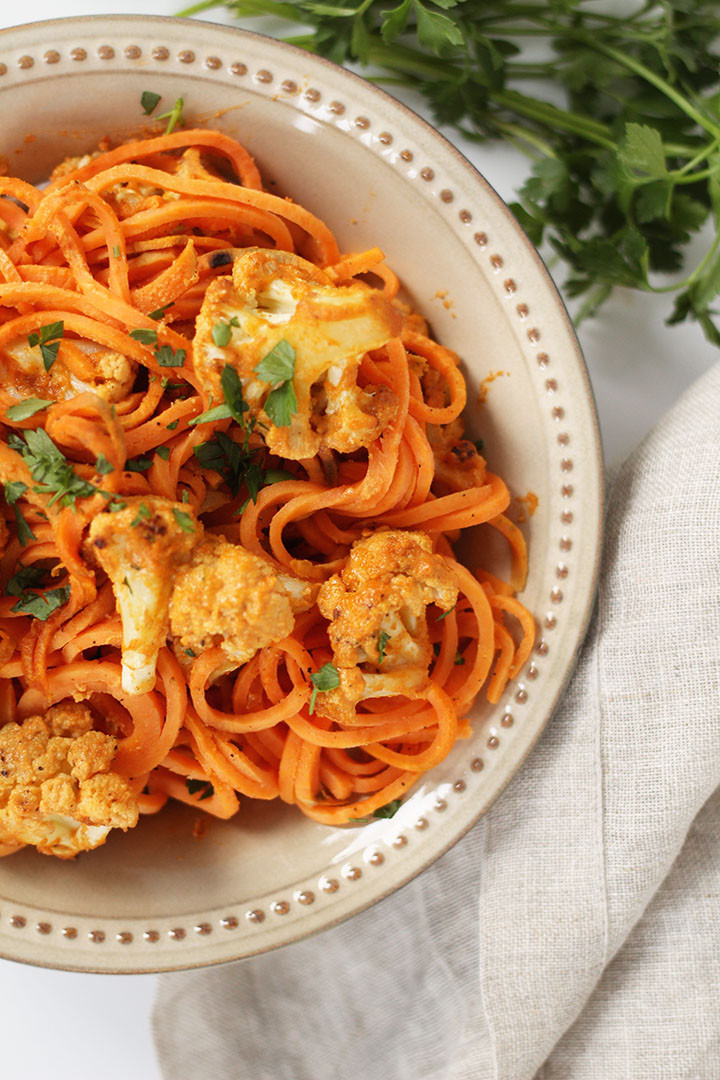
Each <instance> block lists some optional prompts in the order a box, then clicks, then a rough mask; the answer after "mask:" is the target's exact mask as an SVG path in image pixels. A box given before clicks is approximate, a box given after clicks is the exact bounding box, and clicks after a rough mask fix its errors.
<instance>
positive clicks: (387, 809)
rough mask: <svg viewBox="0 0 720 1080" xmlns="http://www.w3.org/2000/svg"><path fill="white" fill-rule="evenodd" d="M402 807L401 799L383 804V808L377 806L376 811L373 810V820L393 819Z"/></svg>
mask: <svg viewBox="0 0 720 1080" xmlns="http://www.w3.org/2000/svg"><path fill="white" fill-rule="evenodd" d="M401 806H402V799H393V800H392V801H391V802H389V803H385V805H384V806H378V808H377V810H373V817H374V818H391V817H395V815H396V814H397V812H398V810H399V809H400V807H401Z"/></svg>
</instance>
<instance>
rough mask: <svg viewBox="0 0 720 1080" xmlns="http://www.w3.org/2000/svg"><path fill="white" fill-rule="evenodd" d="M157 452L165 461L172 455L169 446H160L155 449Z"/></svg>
mask: <svg viewBox="0 0 720 1080" xmlns="http://www.w3.org/2000/svg"><path fill="white" fill-rule="evenodd" d="M155 453H156V454H157V456H158V457H160V458H162V459H163V461H167V460H168V459H169V457H170V447H169V446H158V447H157V448H156V450H155Z"/></svg>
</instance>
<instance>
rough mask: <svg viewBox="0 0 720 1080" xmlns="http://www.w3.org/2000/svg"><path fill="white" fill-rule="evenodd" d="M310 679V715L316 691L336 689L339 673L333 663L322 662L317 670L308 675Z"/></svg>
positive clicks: (324, 691)
mask: <svg viewBox="0 0 720 1080" xmlns="http://www.w3.org/2000/svg"><path fill="white" fill-rule="evenodd" d="M310 681H311V683H312V684H313V691H312V694H311V695H310V715H311V716H312V714H313V713H314V712H315V699H316V698H317V696H318V693H321V694H325V693H327V691H328V690H336V689H337V687H338V686H339V685H340V675H339V674H338V669H337V668H336V667H335V665H334V664H330V663H327V664H323V666H322V667H321V668H320V669H319V670H318V671H314V672H313V673H312V675H311V676H310Z"/></svg>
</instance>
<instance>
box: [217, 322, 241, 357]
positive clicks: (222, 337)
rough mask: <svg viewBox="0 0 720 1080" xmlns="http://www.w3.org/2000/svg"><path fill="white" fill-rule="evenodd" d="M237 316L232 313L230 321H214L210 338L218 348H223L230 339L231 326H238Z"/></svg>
mask: <svg viewBox="0 0 720 1080" xmlns="http://www.w3.org/2000/svg"><path fill="white" fill-rule="evenodd" d="M238 325H239V323H238V321H237V318H236V317H235V316H234V315H233V317H232V319H230V322H222V320H221V321H220V322H216V323H215V325H214V326H213V328H212V339H213V341H214V342H215V344H216V345H217V346H218V348H219V349H224V348H225V347H226V346H227V345H229V344H230V342H231V341H232V327H233V326H238Z"/></svg>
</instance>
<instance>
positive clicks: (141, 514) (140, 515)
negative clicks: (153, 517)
mask: <svg viewBox="0 0 720 1080" xmlns="http://www.w3.org/2000/svg"><path fill="white" fill-rule="evenodd" d="M149 517H150V511H149V510H148V508H147V506H146V505H145V503H140V506H139V507H138V512H137V514H136V515H135V517H134V518H133V520H132V521H131V522H130V528H131V529H134V528H135V526H136V525H139V524H140V522H141V521H144V520H145V519H146V518H149Z"/></svg>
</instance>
